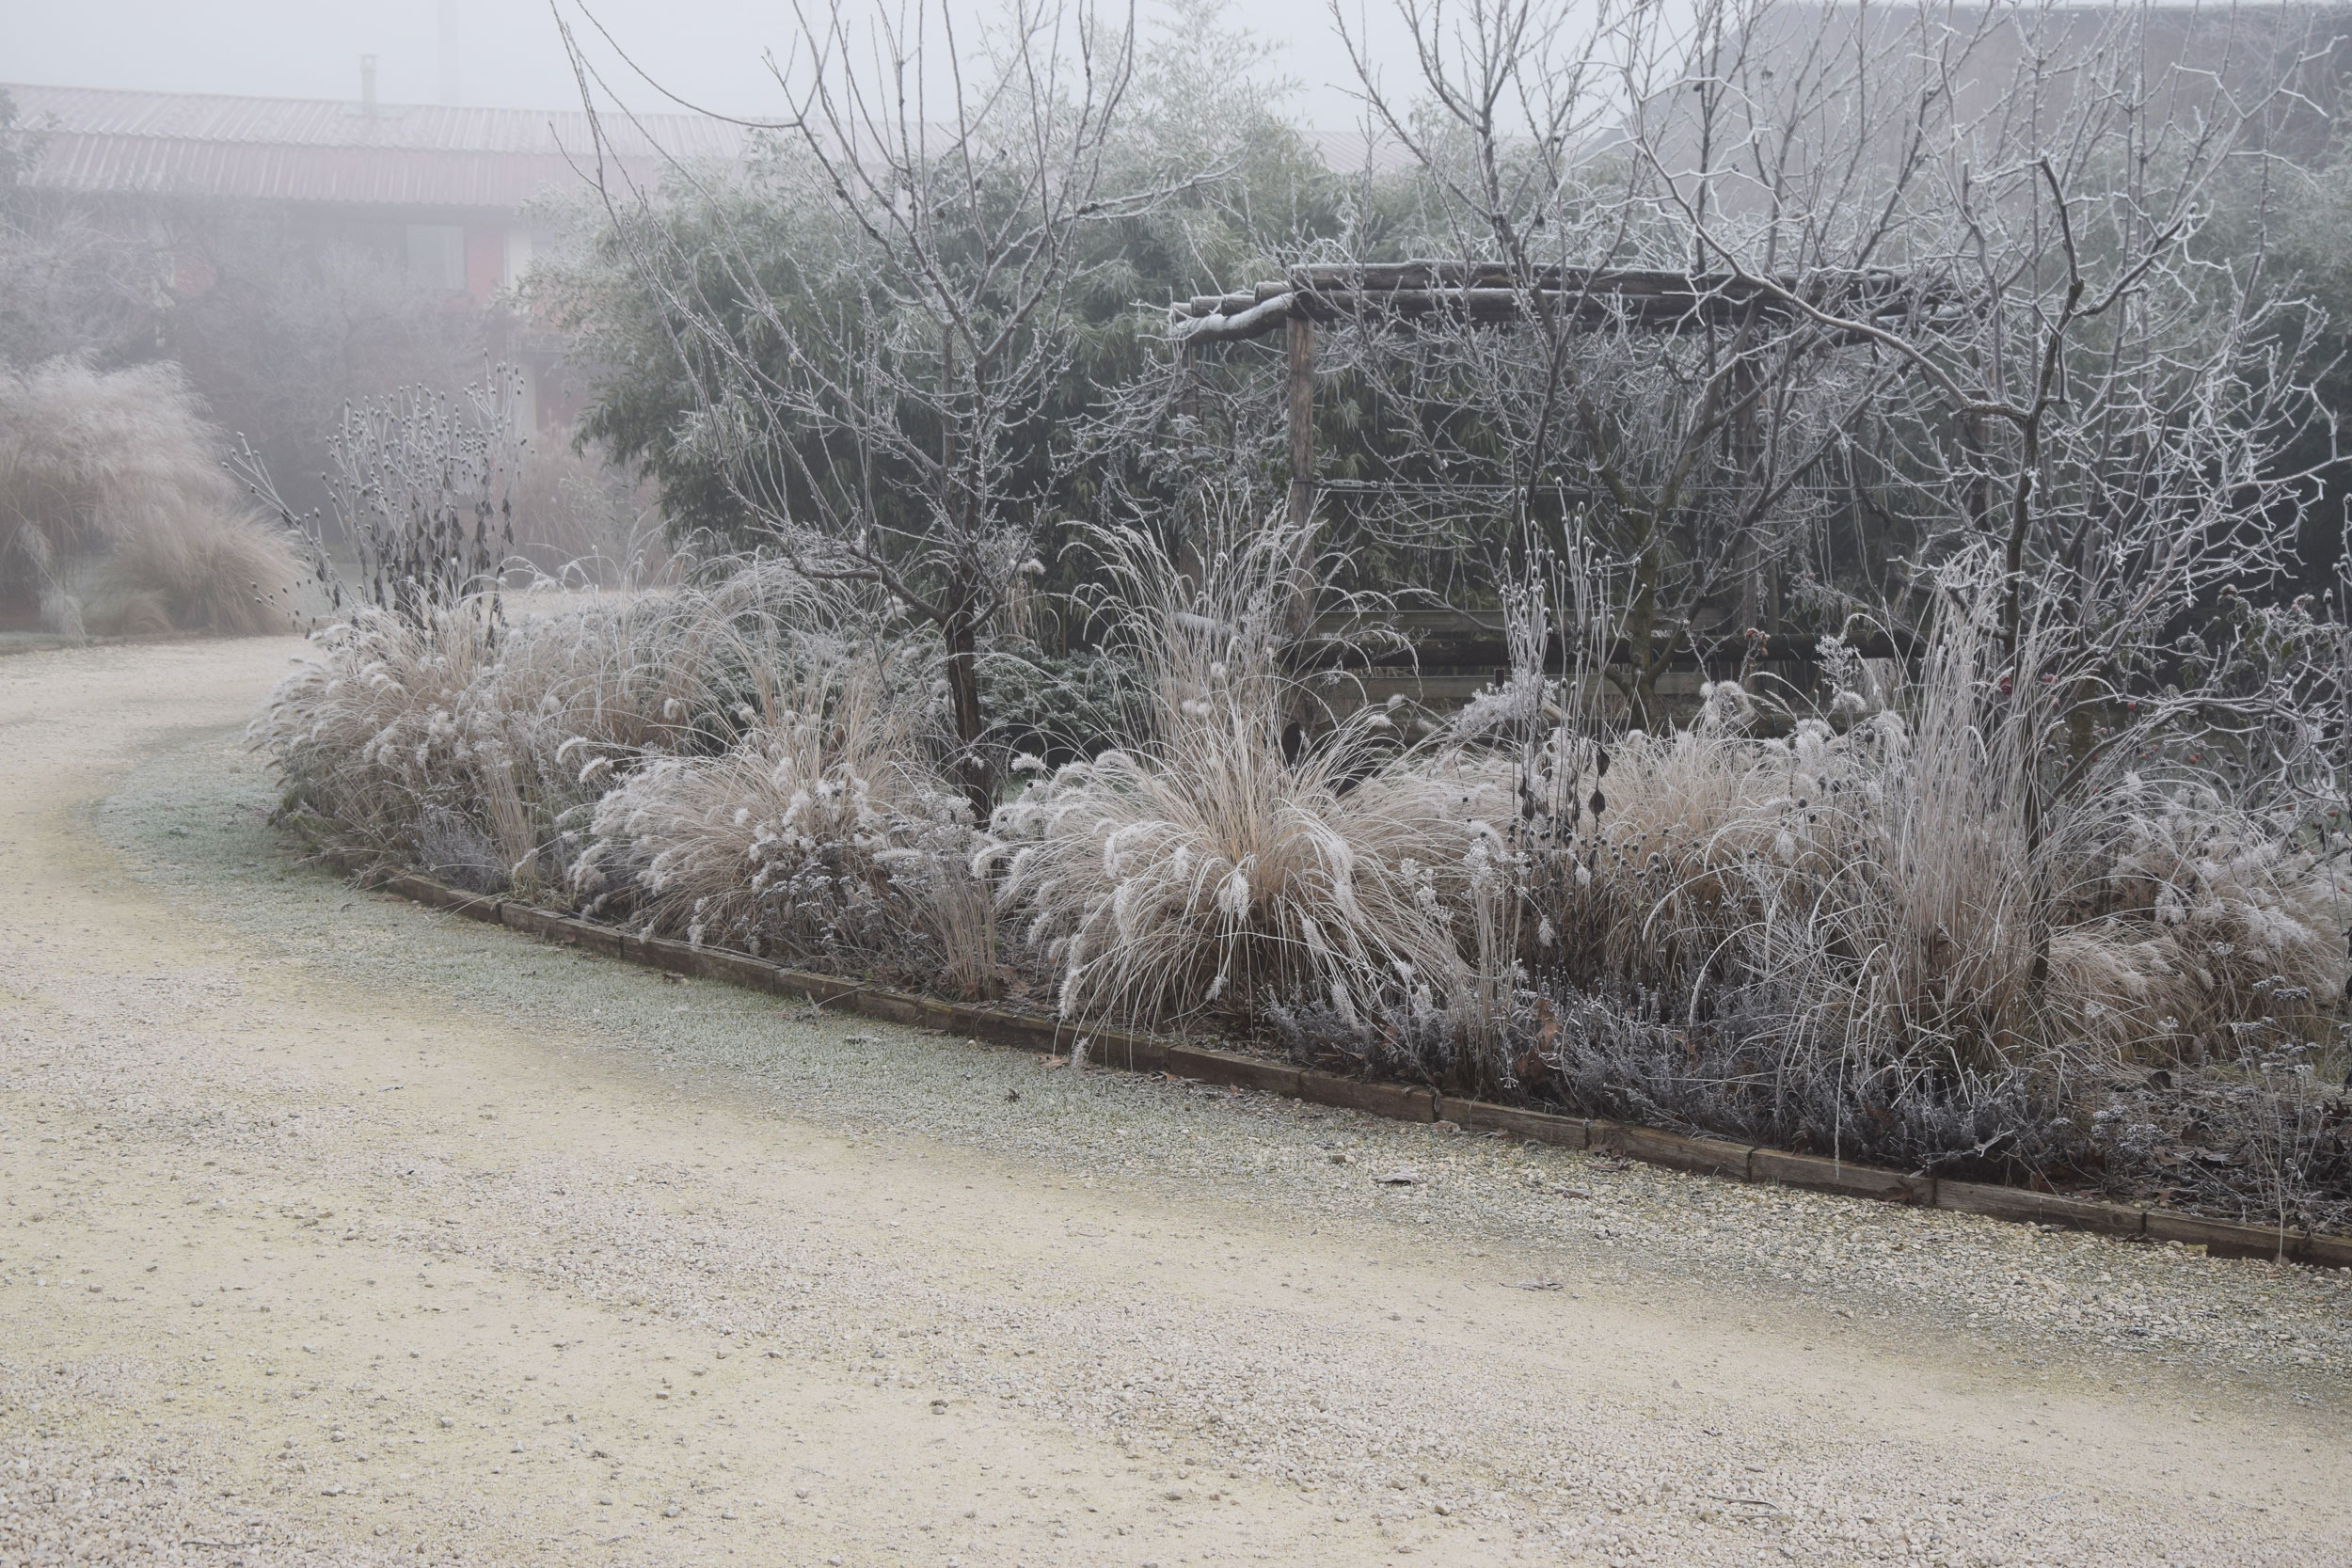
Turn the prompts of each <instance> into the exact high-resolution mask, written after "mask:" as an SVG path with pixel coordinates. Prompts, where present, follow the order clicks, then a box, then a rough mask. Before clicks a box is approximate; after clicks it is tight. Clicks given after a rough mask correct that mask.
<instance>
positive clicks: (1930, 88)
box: [1333, 0, 1991, 723]
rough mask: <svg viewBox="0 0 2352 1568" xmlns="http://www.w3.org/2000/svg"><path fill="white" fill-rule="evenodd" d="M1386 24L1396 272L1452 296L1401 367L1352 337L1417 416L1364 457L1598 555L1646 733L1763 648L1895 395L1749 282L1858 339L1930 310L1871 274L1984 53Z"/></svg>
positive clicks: (1610, 9)
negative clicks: (1404, 195)
mask: <svg viewBox="0 0 2352 1568" xmlns="http://www.w3.org/2000/svg"><path fill="white" fill-rule="evenodd" d="M1400 10H1401V12H1402V15H1403V18H1404V21H1405V23H1406V30H1407V32H1408V34H1409V36H1410V37H1411V38H1412V40H1413V42H1414V48H1415V58H1416V65H1417V72H1416V75H1415V77H1414V78H1413V80H1412V81H1411V82H1410V83H1409V84H1408V86H1407V87H1406V89H1404V90H1403V91H1402V92H1392V91H1391V88H1390V87H1388V86H1387V85H1386V84H1385V83H1384V82H1383V81H1382V79H1381V78H1380V76H1379V75H1378V73H1377V71H1376V70H1375V65H1374V62H1373V61H1372V60H1371V58H1370V57H1369V55H1367V54H1366V53H1365V52H1364V50H1363V48H1362V46H1361V44H1360V42H1359V41H1358V40H1356V39H1355V38H1354V37H1353V36H1351V38H1350V47H1351V49H1352V50H1353V51H1354V54H1355V59H1356V65H1357V69H1358V71H1359V75H1360V76H1361V78H1362V82H1363V90H1364V99H1365V103H1366V106H1367V112H1368V114H1369V116H1370V118H1371V120H1372V123H1373V126H1374V128H1375V131H1376V132H1377V133H1379V134H1381V135H1386V136H1388V137H1390V138H1391V139H1392V140H1393V141H1394V142H1396V143H1397V144H1399V145H1401V146H1402V147H1403V148H1404V150H1406V152H1407V153H1408V154H1409V156H1410V158H1411V160H1412V162H1413V164H1414V166H1415V167H1416V169H1417V170H1418V173H1419V182H1418V184H1419V191H1418V195H1417V201H1416V210H1415V212H1414V214H1413V217H1414V221H1413V222H1412V223H1411V224H1410V225H1409V226H1408V230H1407V235H1406V238H1405V239H1404V240H1403V242H1402V243H1404V244H1407V245H1416V246H1419V247H1422V248H1424V249H1425V250H1426V251H1427V252H1428V253H1431V254H1433V255H1436V256H1438V257H1440V258H1444V259H1447V260H1446V261H1445V262H1444V267H1443V276H1447V277H1452V278H1454V279H1456V280H1458V282H1459V283H1460V284H1461V285H1462V286H1464V288H1465V289H1466V290H1467V291H1468V297H1467V300H1466V305H1465V308H1463V309H1456V310H1454V311H1452V312H1450V313H1439V314H1436V315H1427V316H1422V317H1419V318H1417V319H1415V320H1414V321H1412V322H1411V324H1410V325H1409V326H1407V327H1406V329H1405V330H1406V332H1407V333H1409V336H1410V341H1409V343H1401V342H1400V341H1398V339H1399V335H1398V334H1397V333H1396V332H1394V331H1391V330H1383V329H1384V328H1388V327H1390V326H1391V322H1390V321H1389V320H1388V319H1386V318H1385V317H1384V316H1383V315H1382V313H1380V312H1379V311H1377V310H1375V311H1372V312H1368V313H1365V314H1364V315H1363V316H1362V317H1361V319H1360V320H1359V324H1358V325H1360V326H1361V327H1362V328H1364V329H1365V330H1362V331H1359V332H1356V333H1354V334H1349V335H1343V336H1342V337H1341V338H1340V339H1339V344H1338V347H1337V348H1336V349H1335V350H1334V352H1333V358H1334V360H1335V361H1336V362H1339V363H1343V364H1345V365H1347V366H1348V367H1349V368H1350V369H1353V370H1355V371H1357V372H1359V373H1361V374H1362V375H1363V376H1365V377H1366V378H1367V379H1370V380H1373V381H1376V382H1380V381H1384V382H1386V383H1388V384H1389V386H1390V388H1392V390H1391V391H1390V392H1389V396H1388V401H1389V402H1390V403H1391V404H1392V405H1394V406H1396V407H1399V408H1403V409H1407V410H1413V411H1415V412H1414V414H1413V415H1412V416H1411V417H1407V418H1404V419H1400V420H1392V421H1390V423H1389V424H1388V425H1386V426H1385V427H1384V434H1387V435H1388V436H1390V437H1391V451H1392V453H1393V459H1392V465H1391V466H1392V470H1393V472H1392V476H1391V477H1393V478H1396V479H1406V480H1409V481H1412V482H1414V487H1415V488H1417V489H1421V490H1424V491H1425V490H1429V489H1432V488H1434V489H1435V490H1437V491H1438V492H1440V493H1443V492H1446V491H1448V490H1451V491H1452V492H1453V493H1454V497H1455V501H1454V511H1455V513H1456V514H1457V515H1463V516H1467V517H1473V518H1474V517H1477V516H1479V515H1481V514H1482V513H1484V514H1485V515H1486V517H1488V518H1489V519H1491V522H1492V523H1494V524H1498V525H1500V527H1496V528H1493V529H1491V531H1490V532H1489V535H1488V536H1489V537H1490V538H1502V539H1510V538H1518V537H1536V536H1540V535H1542V534H1545V533H1550V534H1552V535H1554V536H1557V533H1558V531H1561V530H1563V529H1565V528H1571V527H1573V528H1574V529H1576V530H1577V531H1581V532H1585V533H1589V534H1590V535H1591V536H1592V540H1593V543H1594V544H1595V545H1597V547H1598V553H1599V554H1600V555H1601V556H1602V557H1604V558H1605V559H1608V560H1610V561H1612V562H1614V564H1615V566H1616V568H1617V570H1618V572H1619V573H1620V574H1621V576H1622V579H1623V580H1622V582H1621V584H1620V586H1619V589H1618V591H1617V592H1616V593H1615V594H1614V595H1613V599H1614V602H1615V604H1616V606H1617V613H1618V615H1619V618H1620V619H1619V626H1618V628H1617V630H1618V634H1619V648H1618V657H1616V658H1615V659H1614V660H1613V661H1612V662H1611V664H1610V666H1609V673H1610V676H1611V678H1612V680H1613V682H1614V683H1615V684H1616V685H1617V686H1618V687H1619V688H1620V689H1621V691H1622V694H1623V696H1624V697H1625V699H1626V700H1627V703H1628V705H1629V708H1630V710H1631V712H1632V713H1633V714H1634V715H1635V716H1636V719H1635V721H1636V722H1639V723H1656V722H1658V721H1661V719H1662V710H1661V707H1660V692H1659V682H1660V680H1661V677H1662V675H1663V674H1664V673H1665V672H1666V670H1667V669H1668V668H1669V666H1670V665H1672V664H1673V663H1674V662H1676V661H1677V660H1678V659H1682V658H1685V657H1689V656H1690V655H1691V654H1692V652H1693V651H1694V649H1695V645H1696V644H1698V643H1699V642H1701V641H1708V640H1721V639H1724V638H1737V637H1738V636H1739V634H1740V633H1741V632H1743V631H1746V630H1747V629H1748V628H1752V627H1756V626H1759V625H1762V624H1767V623H1776V622H1777V620H1778V615H1777V613H1776V608H1777V607H1776V605H1775V603H1774V602H1773V601H1774V600H1776V598H1777V591H1776V590H1777V581H1778V579H1777V577H1776V576H1775V575H1774V573H1773V571H1772V567H1773V566H1774V565H1775V564H1776V562H1778V561H1779V560H1780V559H1781V558H1782V557H1785V556H1788V555H1789V554H1792V553H1794V552H1796V551H1797V550H1799V549H1801V548H1802V547H1803V545H1804V542H1805V541H1806V540H1807V539H1808V538H1809V537H1811V536H1812V535H1813V534H1814V533H1816V532H1818V531H1820V529H1821V528H1822V526H1823V525H1824V519H1825V518H1826V516H1827V515H1828V514H1829V513H1830V512H1831V510H1832V509H1833V507H1834V505H1835V500H1834V497H1835V494H1836V489H1837V484H1836V479H1837V476H1838V474H1839V473H1840V472H1841V471H1842V470H1841V467H1840V465H1841V460H1842V457H1843V454H1844V452H1845V451H1846V449H1847V448H1848V446H1849V445H1850V443H1851V441H1852V439H1853V436H1854V433H1855V431H1856V429H1857V428H1858V427H1859V426H1860V425H1862V424H1863V423H1864V422H1866V419H1867V416H1868V415H1869V413H1870V412H1871V411H1872V410H1873V409H1874V408H1876V407H1877V406H1878V405H1879V404H1881V403H1882V402H1883V399H1884V398H1885V397H1886V395H1887V393H1888V390H1889V388H1890V387H1891V386H1892V385H1893V384H1894V383H1896V382H1897V381H1899V379H1900V378H1901V377H1902V376H1903V375H1905V374H1906V373H1907V371H1906V369H1905V368H1904V367H1903V366H1901V365H1900V364H1899V363H1898V362H1895V361H1892V360H1889V359H1887V358H1885V357H1884V356H1874V355H1872V354H1869V353H1867V352H1864V353H1856V352H1854V350H1855V347H1856V344H1857V342H1858V340H1857V339H1856V337H1855V335H1854V334H1852V333H1851V332H1849V331H1847V330H1845V329H1843V328H1841V327H1838V326H1835V325H1825V324H1823V323H1821V322H1820V321H1817V320H1815V319H1813V317H1812V316H1811V315H1809V314H1807V313H1806V312H1804V311H1801V310H1798V309H1795V308H1793V307H1792V306H1791V305H1790V304H1788V302H1786V301H1784V300H1782V299H1781V298H1779V297H1777V296H1776V295H1774V294H1772V293H1770V292H1768V291H1767V290H1765V289H1763V288H1761V287H1760V286H1759V285H1758V284H1757V283H1756V281H1755V280H1754V277H1750V276H1748V274H1750V273H1753V274H1756V275H1758V276H1763V277H1772V278H1773V279H1774V280H1776V282H1778V283H1779V284H1781V285H1782V286H1784V287H1786V288H1788V289H1789V290H1791V291H1793V292H1795V293H1799V294H1802V295H1804V297H1806V298H1808V299H1811V300H1814V301H1816V302H1836V303H1838V304H1839V305H1841V306H1842V307H1843V308H1844V309H1850V310H1854V309H1858V310H1861V311H1863V312H1864V313H1865V316H1866V319H1869V320H1872V321H1881V320H1884V319H1887V318H1888V317H1890V316H1899V317H1905V318H1908V317H1910V316H1913V315H1915V314H1916V313H1917V312H1918V311H1919V310H1920V309H1923V308H1924V305H1925V301H1924V300H1923V298H1922V297H1921V296H1920V295H1918V294H1917V293H1914V292H1912V291H1911V290H1909V289H1907V288H1906V287H1905V286H1904V285H1903V283H1902V281H1901V280H1900V279H1899V277H1895V276H1893V275H1891V274H1889V273H1887V272H1885V271H1884V270H1883V269H1884V268H1885V267H1886V266H1887V265H1888V264H1889V263H1891V262H1893V261H1897V260H1898V259H1899V245H1898V240H1899V234H1898V230H1899V222H1900V219H1901V215H1902V212H1903V207H1902V203H1903V200H1904V198H1905V196H1906V194H1907V192H1908V190H1909V188H1910V185H1911V182H1913V180H1914V179H1915V176H1916V174H1917V171H1918V169H1919V166H1920V161H1921V154H1922V148H1921V145H1920V139H1921V135H1922V130H1921V128H1922V127H1923V126H1925V125H1928V124H1931V123H1932V122H1934V120H1935V119H1937V118H1938V116H1939V115H1940V114H1942V113H1943V112H1944V101H1945V100H1946V99H1947V96H1948V93H1949V85H1948V79H1947V71H1948V69H1949V67H1950V65H1951V62H1952V61H1953V60H1954V59H1955V58H1964V57H1965V56H1966V55H1967V54H1968V53H1969V52H1970V51H1971V50H1973V49H1974V48H1976V47H1977V46H1978V45H1979V44H1980V42H1981V41H1982V39H1983V37H1984V35H1985V33H1986V31H1987V30H1988V29H1989V27H1990V26H1991V24H1990V23H1989V22H1988V21H1987V19H1986V14H1985V13H1983V12H1981V11H1979V12H1976V13H1973V22H1972V24H1971V25H1969V26H1955V25H1953V24H1952V20H1951V19H1952V18H1953V17H1954V16H1955V15H1957V14H1958V13H1953V12H1949V11H1942V12H1937V11H1931V10H1920V11H1915V12H1909V13H1906V14H1907V16H1908V18H1909V20H1908V21H1907V22H1905V23H1901V24H1890V25H1889V26H1886V27H1883V28H1878V29H1875V30H1874V31H1873V32H1872V33H1871V35H1870V36H1868V37H1867V38H1863V39H1858V40H1851V41H1852V43H1853V44H1855V45H1857V46H1858V47H1847V48H1842V49H1841V48H1840V44H1841V43H1844V42H1846V41H1848V40H1841V39H1840V38H1839V37H1838V36H1837V34H1838V32H1839V30H1840V29H1841V28H1843V29H1844V30H1846V31H1848V32H1851V30H1852V28H1851V21H1850V20H1840V18H1839V17H1838V16H1837V15H1836V13H1832V12H1827V11H1822V10H1818V9H1813V8H1805V9H1804V10H1803V11H1802V12H1800V13H1799V15H1800V17H1801V18H1802V27H1801V28H1800V32H1802V28H1803V27H1809V28H1810V29H1811V30H1812V32H1813V34H1814V36H1813V37H1812V38H1811V39H1806V38H1804V37H1803V36H1799V37H1797V38H1796V39H1795V40H1793V41H1794V44H1795V46H1794V47H1791V43H1792V40H1791V38H1790V36H1789V27H1788V26H1784V25H1780V24H1777V22H1776V21H1773V20H1772V19H1776V18H1777V17H1778V15H1779V13H1777V12H1775V11H1774V10H1772V8H1770V7H1769V6H1767V5H1763V4H1756V3H1753V0H1710V3H1708V4H1705V5H1702V6H1701V7H1700V8H1698V10H1697V12H1696V13H1695V14H1694V15H1686V14H1685V13H1682V12H1680V11H1678V10H1677V8H1669V7H1665V6H1663V5H1660V4H1656V3H1653V0H1615V3H1611V4H1604V5H1602V6H1599V7H1597V8H1582V9H1571V8H1567V7H1565V6H1562V5H1558V4H1555V3H1552V0H1461V3H1458V4H1456V3H1452V0H1402V3H1401V5H1400ZM1335 14H1337V13H1335ZM1340 20H1341V25H1342V28H1343V31H1347V24H1346V20H1345V17H1344V15H1343V14H1341V16H1340ZM1768 21H1772V24H1769V25H1768ZM1856 73H1859V74H1860V75H1862V76H1863V77H1864V78H1865V79H1867V81H1868V82H1869V84H1870V86H1871V87H1872V89H1873V90H1872V91H1870V92H1869V93H1867V94H1857V93H1853V92H1851V90H1849V89H1850V87H1851V81H1852V78H1853V76H1854V75H1855V74H1856ZM1716 235H1720V236H1721V238H1722V241H1723V243H1727V244H1732V245H1737V247H1738V248H1739V251H1740V261H1741V262H1742V264H1743V266H1744V268H1745V269H1746V271H1744V272H1743V271H1742V270H1741V269H1740V268H1734V267H1726V266H1725V265H1724V264H1723V262H1722V261H1720V260H1719V259H1717V258H1716V257H1715V256H1714V254H1713V253H1712V250H1711V249H1710V243H1711V237H1713V236H1716ZM1389 243H1390V244H1391V245H1394V244H1397V243H1398V242H1397V241H1395V240H1391V241H1390V242H1389ZM1481 296H1489V297H1493V298H1494V299H1495V301H1496V303H1495V304H1493V305H1488V304H1487V303H1486V298H1483V297H1481ZM1368 297H1376V296H1368ZM1502 322H1507V325H1497V324H1498V323H1502ZM1432 408H1438V409H1442V410H1443V412H1442V413H1441V414H1439V415H1437V416H1435V417H1432V416H1430V415H1428V414H1426V413H1425V412H1421V411H1425V410H1430V409H1432ZM1482 494H1483V499H1484V505H1483V506H1482V505H1481V499H1482ZM1424 504H1425V503H1424ZM1531 527H1532V528H1533V529H1534V532H1533V533H1531V532H1530V529H1531Z"/></svg>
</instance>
